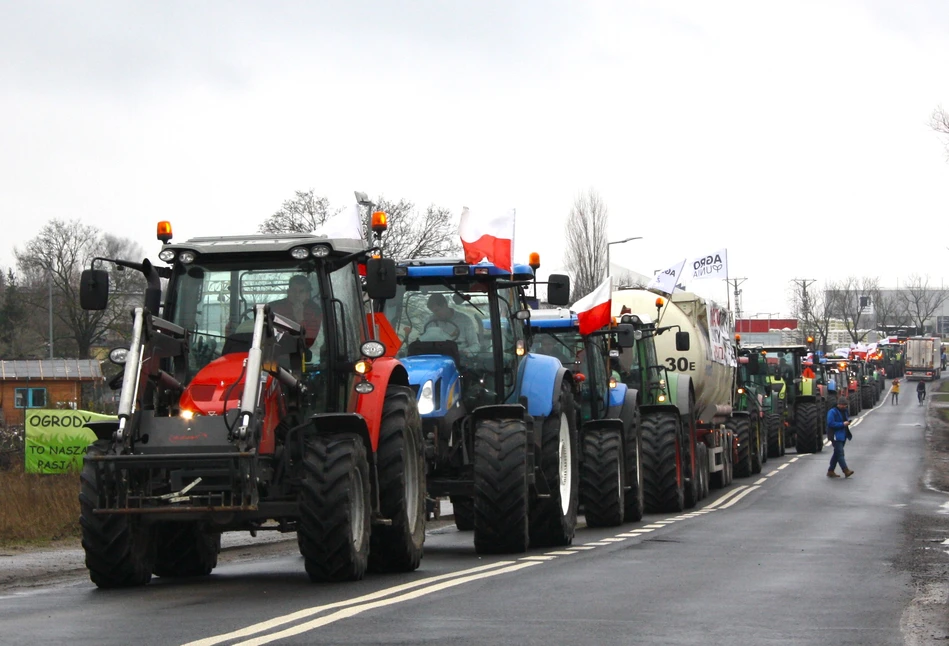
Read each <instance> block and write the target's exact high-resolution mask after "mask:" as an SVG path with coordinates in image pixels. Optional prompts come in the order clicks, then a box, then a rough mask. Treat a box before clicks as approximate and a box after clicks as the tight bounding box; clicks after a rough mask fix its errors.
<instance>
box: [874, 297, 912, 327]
mask: <svg viewBox="0 0 949 646" xmlns="http://www.w3.org/2000/svg"><path fill="white" fill-rule="evenodd" d="M872 298H873V311H874V312H875V313H876V328H877V329H878V330H879V331H880V332H881V333H884V334H885V333H886V332H887V331H888V330H891V329H893V328H900V327H908V326H909V325H910V317H909V313H908V312H907V310H906V308H905V307H903V306H902V305H901V304H900V297H899V294H898V293H895V294H893V293H891V294H888V293H887V292H886V291H883V290H879V291H877V292H876V294H874V295H873V297H872Z"/></svg>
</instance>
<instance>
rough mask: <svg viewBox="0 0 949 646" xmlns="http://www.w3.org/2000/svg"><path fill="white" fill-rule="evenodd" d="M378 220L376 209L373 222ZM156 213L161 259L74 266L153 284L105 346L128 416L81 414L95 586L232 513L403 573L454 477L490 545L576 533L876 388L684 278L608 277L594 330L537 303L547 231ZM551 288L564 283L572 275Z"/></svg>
mask: <svg viewBox="0 0 949 646" xmlns="http://www.w3.org/2000/svg"><path fill="white" fill-rule="evenodd" d="M385 226H386V225H385V217H384V214H381V213H380V214H374V216H373V221H372V228H373V231H374V232H375V234H376V236H377V240H378V236H380V235H381V234H382V232H384V231H385ZM158 234H159V239H160V240H161V241H162V243H163V245H162V248H161V251H160V253H159V258H160V259H161V261H162V262H164V263H165V265H164V266H156V265H153V264H152V263H151V262H150V261H149V260H144V261H142V262H137V261H130V260H124V259H114V258H112V259H109V258H100V259H96V260H95V261H94V262H93V267H92V268H90V269H88V270H85V271H84V272H83V275H82V279H81V289H80V298H81V301H82V305H83V307H84V308H86V309H88V310H102V309H104V308H105V307H106V305H107V303H108V300H109V298H110V294H109V271H108V270H107V269H104V268H102V267H103V265H104V264H107V263H108V264H112V265H114V266H117V267H119V268H126V269H131V270H133V271H138V272H140V273H141V274H142V275H143V276H144V277H145V280H146V283H147V287H146V290H145V298H144V302H143V303H142V304H141V305H138V306H136V307H134V309H133V310H132V313H131V330H132V332H131V339H132V340H131V343H130V345H129V347H128V348H122V349H119V350H117V351H114V352H113V353H112V354H113V356H112V358H113V360H114V361H115V362H116V363H120V364H121V365H122V372H121V373H120V374H119V375H118V377H117V378H116V379H114V380H113V382H112V386H113V387H114V388H115V389H117V390H120V396H119V406H118V415H117V419H116V420H114V421H105V422H96V423H93V424H90V428H92V430H93V431H94V432H95V434H96V437H97V440H96V442H95V443H94V444H92V445H91V446H90V447H89V449H88V450H87V454H86V457H85V459H84V464H83V469H82V472H81V475H80V478H81V491H80V503H81V517H80V523H81V527H82V544H83V547H84V549H85V554H86V565H87V568H88V570H89V573H90V577H91V579H92V580H93V582H94V583H95V584H96V585H98V586H100V587H106V588H111V587H124V586H135V585H144V584H146V583H148V582H149V581H150V579H151V577H152V576H153V575H156V576H161V577H189V576H203V575H207V574H209V573H210V572H211V571H212V569H213V568H214V567H215V566H216V564H217V557H218V554H219V551H220V544H221V543H220V539H221V533H222V532H225V531H247V532H250V533H252V534H256V533H257V532H260V531H279V532H295V533H296V536H297V543H298V546H299V549H300V553H301V554H302V556H303V558H304V565H305V569H306V572H307V573H308V575H309V577H310V578H311V579H312V580H313V581H343V580H355V579H359V578H361V577H362V576H363V575H364V574H365V572H367V571H377V572H385V571H390V572H407V571H412V570H414V569H416V568H417V567H418V566H419V564H420V561H421V559H422V555H423V544H424V539H425V523H426V515H427V513H426V504H427V503H430V502H431V501H432V500H435V499H440V498H445V497H447V498H449V499H450V501H451V503H452V506H453V508H454V518H455V523H456V525H457V527H458V529H459V530H464V531H469V530H470V531H471V532H472V535H473V542H474V547H475V550H476V551H477V552H478V553H482V554H493V553H518V552H523V551H525V550H527V549H528V548H529V547H532V546H538V547H540V546H562V545H568V544H570V543H571V541H572V540H573V538H574V532H575V529H576V526H577V517H578V514H581V513H582V514H583V515H584V516H585V519H586V523H587V525H588V526H591V527H592V526H616V525H620V524H622V523H624V522H632V521H637V520H639V519H641V518H642V516H643V514H644V513H647V512H668V511H672V512H675V511H680V510H683V509H686V508H689V507H693V506H695V505H696V503H698V502H699V501H700V500H701V499H702V498H704V497H705V496H706V495H707V494H708V492H709V490H710V488H722V487H725V486H727V485H728V484H729V483H730V482H731V481H732V478H733V477H735V476H738V477H745V476H750V475H752V474H755V473H758V472H760V471H761V468H762V464H764V463H765V462H766V461H767V459H768V458H770V457H777V456H780V455H782V454H783V453H784V451H785V449H786V448H788V447H794V448H795V449H796V450H797V451H798V452H802V453H809V452H816V451H820V450H821V449H822V448H823V436H824V424H825V422H824V420H825V414H826V409H827V407H828V406H832V405H833V404H832V403H829V402H830V401H831V397H832V396H833V395H834V394H835V393H842V392H845V391H846V392H847V393H849V396H850V398H851V400H850V401H851V411H852V412H854V413H856V412H859V410H860V409H861V408H866V407H869V406H871V405H873V403H874V402H875V401H876V400H877V399H879V397H880V395H881V393H882V391H883V375H882V373H881V370H878V369H876V368H875V367H874V366H873V365H872V363H870V362H868V361H865V360H861V359H857V358H849V357H848V358H841V359H840V360H833V361H820V360H815V359H814V356H815V355H814V354H813V353H812V352H811V350H810V348H809V347H808V346H806V345H798V346H782V347H748V346H742V345H741V344H740V343H738V340H737V338H736V337H734V336H733V335H732V330H733V325H732V322H731V320H730V319H729V313H728V312H727V311H725V310H723V309H721V308H719V307H718V306H717V305H715V304H714V303H712V302H707V301H705V300H704V299H702V298H700V297H698V296H696V295H695V294H691V293H679V294H675V295H673V296H672V297H670V298H663V297H657V295H656V294H654V293H652V292H650V291H646V290H642V289H636V290H622V291H618V292H615V293H614V294H613V299H612V308H613V312H612V314H613V321H612V322H611V323H610V324H609V325H606V326H604V327H603V328H601V329H599V330H597V331H595V332H593V333H591V334H585V335H584V334H580V326H579V321H578V316H577V315H576V314H574V313H572V312H570V311H569V310H566V309H546V310H539V309H536V307H535V308H532V307H531V305H535V306H536V298H535V297H536V294H537V285H538V283H537V281H536V272H537V269H538V268H539V265H540V263H539V258H537V257H536V256H535V255H533V254H532V256H531V259H530V262H529V263H528V264H518V263H515V264H514V266H513V267H512V269H511V270H507V269H503V270H502V269H500V268H498V267H496V266H494V265H492V264H490V263H478V264H470V263H466V262H464V261H463V260H445V259H417V260H402V261H398V262H397V261H395V260H394V259H389V258H384V257H381V255H380V254H379V252H378V247H375V246H370V245H369V244H367V243H366V242H365V241H360V240H348V239H329V238H326V237H322V236H315V235H310V234H276V235H252V236H220V237H207V238H194V239H191V240H187V241H185V242H180V243H177V242H172V232H171V226H170V224H168V223H166V222H163V223H160V224H159V230H158ZM300 277H303V278H304V279H305V280H301V278H300ZM297 288H301V289H297ZM297 291H300V292H301V293H304V295H303V296H297V295H296V292H297ZM546 291H547V301H548V302H549V304H550V305H552V306H554V307H558V306H559V307H563V306H566V305H567V303H568V300H569V295H570V279H569V277H568V276H565V275H557V274H555V275H551V276H550V278H549V279H548V281H546ZM112 297H113V298H116V297H119V296H116V295H113V296H112ZM314 328H315V329H314Z"/></svg>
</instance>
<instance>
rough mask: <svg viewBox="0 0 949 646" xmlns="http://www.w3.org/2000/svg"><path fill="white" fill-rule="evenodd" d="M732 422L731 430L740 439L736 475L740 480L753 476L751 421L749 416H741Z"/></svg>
mask: <svg viewBox="0 0 949 646" xmlns="http://www.w3.org/2000/svg"><path fill="white" fill-rule="evenodd" d="M730 421H731V422H732V423H731V424H730V425H729V428H731V429H732V431H733V432H734V433H735V437H736V438H737V439H738V462H737V463H735V475H736V476H738V477H739V478H747V477H749V476H750V475H751V469H752V464H751V462H752V453H753V451H752V446H751V420H750V419H748V416H747V415H741V416H738V417H732V418H731V420H730Z"/></svg>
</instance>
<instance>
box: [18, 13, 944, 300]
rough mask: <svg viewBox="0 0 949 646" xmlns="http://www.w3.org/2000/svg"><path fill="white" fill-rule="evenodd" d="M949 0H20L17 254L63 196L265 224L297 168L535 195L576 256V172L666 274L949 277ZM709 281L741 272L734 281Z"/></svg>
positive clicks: (102, 213) (209, 231) (500, 201)
mask: <svg viewBox="0 0 949 646" xmlns="http://www.w3.org/2000/svg"><path fill="white" fill-rule="evenodd" d="M947 64H949V3H947V2H945V0H926V1H922V0H921V1H918V2H914V1H912V0H893V1H889V2H888V1H884V0H864V1H858V0H853V1H844V0H840V1H835V0H820V1H815V2H793V3H791V2H765V1H762V0H752V1H748V2H730V1H726V0H716V1H715V2H708V1H707V0H695V1H693V2H683V1H676V2H667V1H659V0H656V1H653V2H636V1H632V0H617V1H615V2H611V1H592V0H590V1H583V2H580V1H576V2H561V1H552V0H531V1H520V2H519V1H516V0H500V1H489V0H478V1H477V2H472V1H470V0H459V1H457V2H452V1H449V0H444V1H435V0H432V1H429V2H397V1H395V0H378V1H370V0H341V1H339V2H318V1H313V0H311V1H308V2H302V1H301V2H279V1H273V0H269V1H268V2H235V1H228V2H216V1H205V2H190V1H188V2H184V1H182V2H176V1H169V0H162V1H161V2H132V1H130V0H124V1H121V2H101V1H94V0H86V1H84V2H72V1H68V2H65V1H64V2H42V1H38V0H20V1H16V0H7V1H6V2H2V3H0V124H2V125H0V217H2V220H3V225H2V230H3V232H4V233H5V234H6V235H4V236H3V238H2V242H0V266H3V267H10V266H11V265H12V264H13V261H14V258H13V248H14V246H17V247H21V248H22V246H23V244H24V243H25V242H26V241H27V240H29V239H30V238H31V237H33V236H35V235H36V233H37V232H38V231H39V230H40V228H41V227H42V225H43V224H44V223H45V222H47V221H48V220H50V219H51V218H61V219H64V220H71V219H75V218H78V219H80V220H82V221H83V222H85V223H89V224H94V225H96V226H98V227H100V228H101V229H103V230H107V231H110V232H114V233H117V234H120V235H124V236H127V237H130V238H132V239H134V240H136V241H138V242H140V243H141V244H142V246H143V248H144V249H145V251H146V253H147V255H148V256H149V257H152V258H155V257H156V256H157V252H158V250H159V243H158V242H157V241H156V240H155V224H156V223H157V221H158V220H161V219H169V220H171V221H172V224H173V225H174V228H175V233H176V239H178V240H182V239H185V238H189V237H192V236H197V235H215V234H235V233H253V232H254V231H255V230H256V228H257V226H258V225H259V224H260V222H261V221H262V220H263V219H264V218H266V217H267V216H268V215H270V214H271V213H273V212H274V211H275V210H276V209H277V208H279V206H280V204H281V203H282V202H283V201H284V200H286V199H288V198H290V197H292V195H293V192H294V191H295V190H307V189H310V188H313V189H315V191H316V193H317V194H322V195H327V196H329V197H330V198H331V200H332V201H333V203H334V204H335V205H337V206H343V205H344V204H345V203H347V202H351V201H352V191H353V190H354V189H358V190H362V191H366V192H367V193H369V194H370V196H378V195H380V194H381V195H384V196H386V197H388V198H392V199H398V198H401V197H405V198H408V199H411V200H413V201H414V202H415V203H416V204H417V205H420V206H424V205H427V204H430V203H435V204H438V205H443V206H446V207H449V208H450V209H451V210H452V211H453V212H454V213H455V214H456V216H457V214H459V213H460V211H461V207H462V206H469V207H471V208H472V210H473V211H474V210H475V209H481V210H493V209H506V208H511V207H514V208H516V210H517V227H516V240H515V254H516V255H517V256H518V257H519V258H522V259H525V260H526V257H527V254H528V253H529V252H531V251H539V252H540V253H541V256H542V262H543V267H542V269H541V272H542V273H544V272H546V271H550V270H553V269H556V268H558V267H559V266H561V264H562V257H563V251H564V249H563V240H564V234H563V228H564V222H565V218H566V215H567V214H568V213H569V211H570V207H571V204H572V202H573V199H574V197H575V196H576V195H577V193H578V192H579V191H582V190H585V189H587V188H589V187H592V188H594V189H596V190H597V191H598V192H599V193H600V195H601V197H602V198H603V199H604V201H605V202H606V204H607V205H608V207H609V213H610V236H609V237H610V239H611V240H619V239H622V238H626V237H629V236H643V238H644V239H643V240H637V241H634V242H630V243H627V244H624V245H615V246H613V247H612V248H611V254H612V260H613V261H614V262H616V263H620V264H623V265H625V266H627V267H629V268H631V269H633V270H636V271H638V272H641V273H645V274H651V273H652V272H653V271H654V270H656V269H660V268H665V267H667V266H668V265H670V264H671V263H673V262H674V261H675V260H677V259H680V258H682V257H691V256H694V255H699V254H702V253H706V252H709V251H713V250H715V249H719V248H723V247H724V248H727V249H728V261H729V274H730V276H731V277H741V278H747V281H745V282H744V283H743V284H742V289H743V297H742V300H743V310H744V312H745V313H747V314H754V313H756V312H762V313H767V312H772V313H775V312H782V313H783V312H786V311H787V310H788V305H787V293H788V289H787V286H788V281H789V280H790V279H792V278H809V279H815V280H817V282H818V284H820V283H821V282H823V281H824V280H827V279H835V278H842V277H845V276H848V275H855V276H879V277H880V279H881V282H882V283H883V284H884V286H889V287H893V286H896V284H897V281H898V280H903V279H904V278H905V277H907V276H909V275H910V274H912V273H917V274H920V275H923V276H925V275H928V276H929V277H930V280H931V281H932V282H934V283H935V284H937V285H938V284H939V283H942V282H944V283H945V284H947V286H949V250H947V248H946V247H947V245H949V227H947V226H946V225H945V224H944V223H945V222H946V213H947V208H946V196H947V194H949V163H947V156H946V150H945V148H944V145H943V144H944V142H943V141H942V140H940V138H939V136H938V135H937V134H936V133H935V132H933V131H932V130H931V129H930V128H929V125H928V123H929V117H930V114H931V113H932V111H933V110H934V109H935V108H936V107H937V106H940V105H942V106H944V107H946V108H947V109H949V74H947V73H946V68H947ZM708 282H710V281H706V283H705V284H699V283H697V284H695V285H694V286H695V287H696V288H698V291H701V292H704V293H706V294H709V295H713V296H717V297H719V298H720V299H721V300H724V298H725V286H724V285H723V284H721V281H718V284H712V285H709V284H708Z"/></svg>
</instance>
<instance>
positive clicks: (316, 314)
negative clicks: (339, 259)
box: [270, 274, 323, 347]
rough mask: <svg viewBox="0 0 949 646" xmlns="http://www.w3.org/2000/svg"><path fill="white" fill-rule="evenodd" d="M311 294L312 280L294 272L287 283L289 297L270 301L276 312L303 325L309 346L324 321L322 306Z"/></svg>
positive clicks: (272, 308)
mask: <svg viewBox="0 0 949 646" xmlns="http://www.w3.org/2000/svg"><path fill="white" fill-rule="evenodd" d="M310 296H311V286H310V280H309V279H308V278H307V277H306V276H304V275H303V274H294V275H293V276H291V277H290V282H289V284H288V285H287V297H286V298H281V299H280V300H278V301H273V302H271V303H270V309H271V310H272V311H273V312H274V314H279V315H280V316H283V317H285V318H288V319H290V320H292V321H293V322H295V323H299V324H300V325H301V326H303V329H304V338H305V339H306V346H307V347H310V346H311V345H313V342H314V341H315V340H316V337H317V335H318V334H319V333H320V326H321V325H322V323H323V314H322V312H320V307H319V306H318V305H317V304H316V303H314V302H313V300H312V299H311V298H310Z"/></svg>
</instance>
